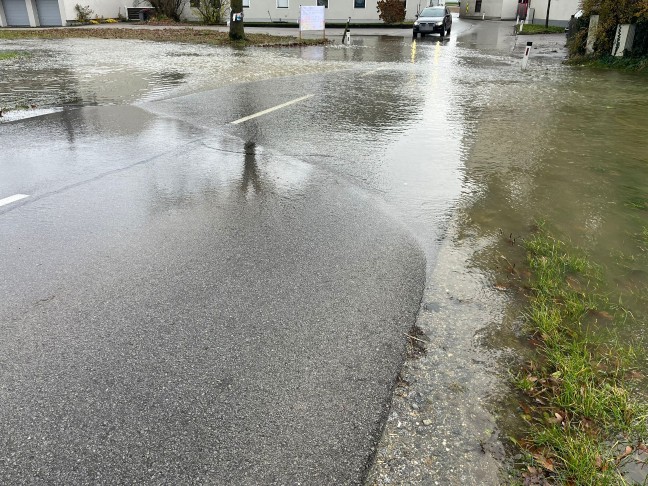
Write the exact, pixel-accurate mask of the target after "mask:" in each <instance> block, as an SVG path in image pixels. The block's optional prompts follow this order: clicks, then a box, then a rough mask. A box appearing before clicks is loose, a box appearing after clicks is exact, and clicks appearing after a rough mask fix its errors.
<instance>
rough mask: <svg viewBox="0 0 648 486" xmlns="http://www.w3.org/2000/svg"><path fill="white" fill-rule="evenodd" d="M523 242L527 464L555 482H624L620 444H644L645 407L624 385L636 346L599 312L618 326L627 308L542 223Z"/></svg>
mask: <svg viewBox="0 0 648 486" xmlns="http://www.w3.org/2000/svg"><path fill="white" fill-rule="evenodd" d="M525 247H526V250H527V260H528V264H529V268H530V271H531V275H532V276H531V295H530V297H529V304H528V311H527V313H526V322H527V324H528V326H529V329H530V332H531V334H532V335H533V339H534V341H535V342H536V345H537V347H536V351H537V357H536V359H534V360H533V361H532V362H530V363H529V364H528V365H526V366H525V367H524V369H523V371H521V372H520V374H519V376H518V377H517V379H516V385H517V387H518V389H519V390H520V391H521V392H522V393H523V394H524V396H525V397H526V399H525V402H526V404H525V405H524V409H525V414H524V416H523V417H524V418H525V420H527V422H528V423H529V433H528V436H527V437H525V438H523V439H520V440H519V441H517V443H518V444H519V445H520V446H521V447H522V449H523V450H524V451H525V458H526V459H525V465H526V466H527V467H528V469H527V471H531V472H525V473H524V474H525V475H526V477H527V478H529V476H535V479H538V478H541V477H545V478H546V479H548V480H550V481H551V483H552V484H565V485H567V484H579V485H581V484H582V485H613V484H625V482H624V479H623V477H622V475H621V473H620V469H619V467H620V465H621V464H623V462H624V461H626V460H628V456H629V454H626V455H625V456H624V454H623V453H624V452H627V451H628V449H626V447H630V448H631V450H632V452H635V451H636V448H637V447H643V445H642V444H643V441H644V440H645V438H646V434H647V429H646V420H647V417H648V408H647V407H646V405H644V403H643V402H642V400H641V399H640V398H639V397H637V396H635V395H633V394H632V393H631V391H630V388H629V387H628V382H627V377H628V376H629V374H630V372H631V371H632V368H631V366H632V363H633V362H634V359H635V355H634V352H633V350H632V348H630V347H629V346H622V345H621V344H619V343H618V342H616V341H615V340H614V339H613V338H611V337H610V334H609V333H608V332H606V331H607V329H606V328H605V325H602V324H601V323H600V321H603V322H604V323H606V324H607V325H610V326H612V325H613V323H614V321H615V319H619V320H621V319H626V318H627V314H626V313H625V312H624V310H623V309H621V308H620V307H619V306H615V305H612V304H611V303H610V300H609V299H608V298H607V297H606V296H603V295H600V294H599V293H598V292H597V282H599V281H600V271H599V269H598V268H597V267H596V266H595V265H593V264H592V263H591V262H589V261H588V259H587V258H585V257H584V256H582V255H574V252H573V251H570V250H569V249H568V248H567V245H565V244H564V243H563V242H561V241H559V240H557V239H555V238H553V237H552V236H550V235H549V234H548V233H547V232H546V230H545V229H544V228H543V227H542V226H541V227H540V230H539V231H538V232H537V233H536V234H535V235H533V236H532V237H531V238H530V239H529V240H528V241H526V243H525ZM532 479H533V478H532ZM533 484H535V483H533ZM538 484H540V483H538Z"/></svg>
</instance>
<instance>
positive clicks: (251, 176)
mask: <svg viewBox="0 0 648 486" xmlns="http://www.w3.org/2000/svg"><path fill="white" fill-rule="evenodd" d="M243 150H244V159H243V176H242V177H241V192H242V193H243V194H244V195H245V196H246V197H249V196H254V195H255V194H259V193H260V192H261V189H262V185H261V180H260V178H259V170H258V168H257V161H256V143H254V142H245V145H244V146H243Z"/></svg>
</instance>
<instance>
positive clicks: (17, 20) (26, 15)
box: [0, 0, 125, 27]
mask: <svg viewBox="0 0 648 486" xmlns="http://www.w3.org/2000/svg"><path fill="white" fill-rule="evenodd" d="M77 4H79V5H82V6H84V7H85V6H88V7H90V9H92V17H93V18H94V16H97V17H99V18H101V17H103V18H117V17H118V16H119V14H120V13H121V14H122V15H125V7H124V5H125V2H124V0H0V27H7V26H11V27H30V26H31V27H39V26H43V27H46V26H47V27H50V26H63V25H67V23H68V21H71V20H75V19H76V18H77V11H76V10H75V9H74V7H75V5H77Z"/></svg>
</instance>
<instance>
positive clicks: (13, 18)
mask: <svg viewBox="0 0 648 486" xmlns="http://www.w3.org/2000/svg"><path fill="white" fill-rule="evenodd" d="M0 1H2V6H3V7H4V13H5V17H6V18H7V25H9V26H16V27H22V26H26V25H29V17H28V16H27V5H26V3H25V0H0Z"/></svg>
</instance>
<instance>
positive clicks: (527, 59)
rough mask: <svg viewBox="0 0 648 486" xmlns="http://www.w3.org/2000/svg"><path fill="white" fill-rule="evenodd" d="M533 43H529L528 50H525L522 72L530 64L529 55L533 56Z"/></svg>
mask: <svg viewBox="0 0 648 486" xmlns="http://www.w3.org/2000/svg"><path fill="white" fill-rule="evenodd" d="M532 46H533V42H527V45H526V48H525V49H524V57H523V58H522V71H525V70H526V68H527V64H529V54H531V47H532Z"/></svg>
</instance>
